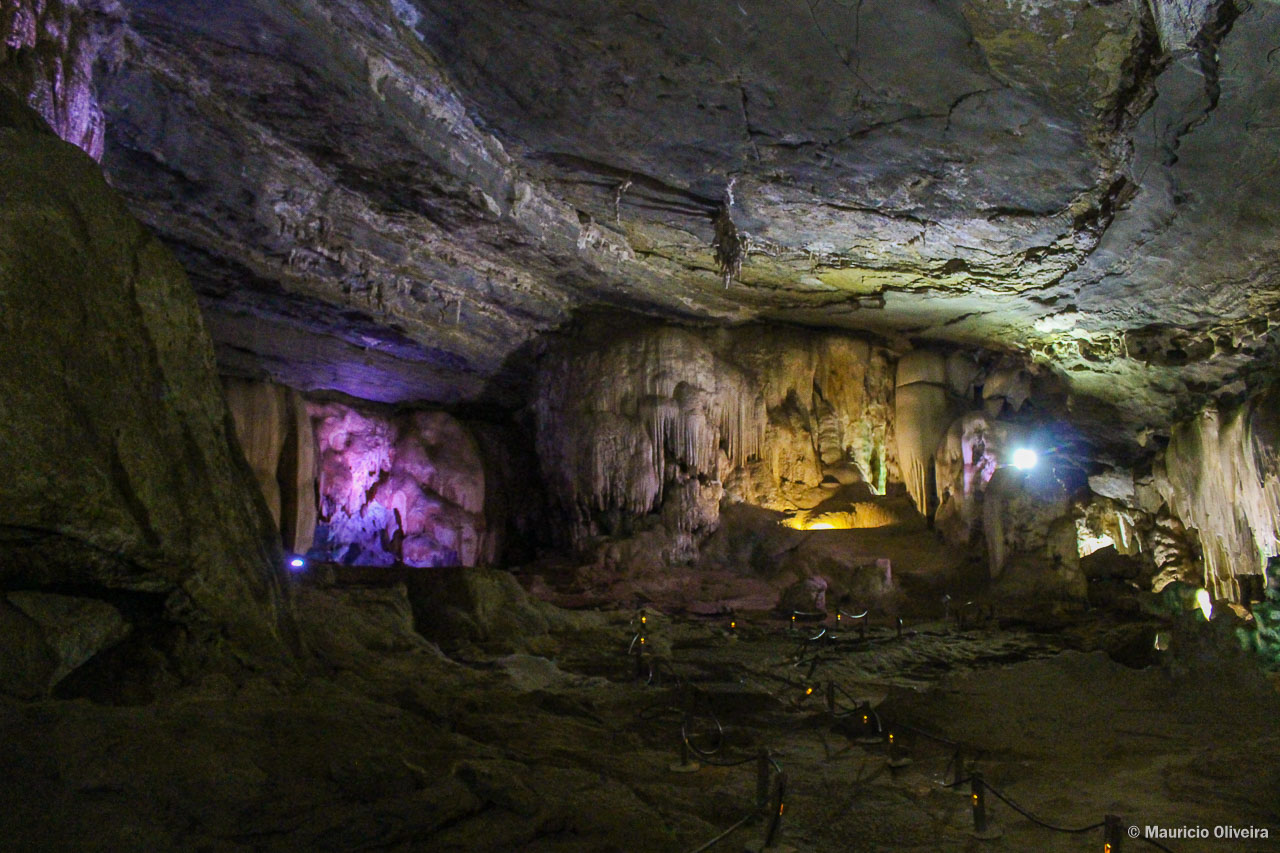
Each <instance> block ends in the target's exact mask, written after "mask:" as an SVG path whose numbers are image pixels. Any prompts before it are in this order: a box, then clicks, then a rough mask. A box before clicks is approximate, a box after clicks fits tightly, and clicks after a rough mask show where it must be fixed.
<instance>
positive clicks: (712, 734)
mask: <svg viewBox="0 0 1280 853" xmlns="http://www.w3.org/2000/svg"><path fill="white" fill-rule="evenodd" d="M945 603H946V604H947V606H948V610H950V601H949V600H948V601H946V602H945ZM972 604H973V602H965V603H963V604H961V605H960V606H959V608H958V612H957V613H956V616H957V619H958V621H961V625H963V621H962V620H963V616H964V611H965V609H967V608H968V607H970V606H972ZM868 613H869V611H863V612H862V613H861V614H859V615H856V616H853V615H850V614H847V613H845V612H844V611H837V621H839V620H840V619H841V618H849V619H865V618H866V617H867V615H868ZM815 615H822V614H808V613H805V612H803V611H793V612H792V614H791V625H790V629H789V630H790V631H792V632H794V631H795V621H796V618H797V617H798V616H815ZM647 621H648V620H647V618H646V617H645V614H644V611H641V614H640V622H641V624H642V625H644V624H646V623H647ZM633 624H634V622H633ZM862 624H863V626H865V625H866V622H863V623H862ZM897 627H898V637H899V638H900V637H901V636H902V620H901V619H898V625H897ZM835 641H836V637H835V635H834V634H831V633H829V631H828V628H827V627H826V626H823V627H822V629H821V630H819V631H818V633H817V634H815V635H813V636H808V637H803V638H801V645H800V648H801V650H802V651H803V650H807V649H808V648H810V647H812V646H813V644H816V643H818V644H822V645H823V646H825V647H830V646H832V645H834V643H835ZM862 643H865V631H864V632H863V636H862ZM645 646H646V638H645V634H644V629H643V628H641V629H640V631H638V632H637V633H636V634H635V635H634V636H633V637H632V638H631V644H630V646H628V649H627V654H628V655H629V656H630V655H635V656H636V673H637V677H644V680H645V681H646V683H649V684H652V683H654V680H655V678H658V677H660V675H661V669H662V667H664V666H665V667H666V669H667V671H668V673H669V675H670V677H671V681H672V683H673V684H674V685H675V686H677V687H678V688H681V689H682V694H683V702H682V705H683V707H673V706H671V705H667V706H665V707H664V706H652V707H650V708H646V709H644V710H642V711H640V713H639V717H640V719H644V720H654V719H658V718H659V717H661V716H662V715H664V714H667V713H673V714H680V715H681V719H680V747H681V758H682V764H681V767H680V768H676V767H673V769H681V770H682V772H686V771H685V770H684V768H689V769H693V770H696V769H697V764H696V763H695V764H692V765H690V762H689V756H690V755H691V754H692V755H696V756H697V757H698V759H699V760H700V761H702V762H703V763H705V764H708V765H710V766H715V767H738V766H741V765H744V764H749V763H751V762H756V763H757V768H758V769H757V784H756V808H755V809H754V810H753V811H751V812H749V813H748V814H747V815H745V816H744V817H742V818H741V819H739V820H738V821H736V822H735V823H734V824H732V825H731V826H729V827H728V828H727V829H725V830H724V831H722V832H721V833H719V834H718V835H716V836H715V837H714V838H712V839H710V840H708V841H707V842H705V843H703V844H702V845H701V846H699V847H696V848H694V849H693V850H691V851H689V853H705V851H707V850H710V849H711V848H713V847H715V846H716V845H717V844H719V843H720V842H722V841H724V839H726V838H728V837H729V836H730V835H732V834H733V833H734V832H737V831H738V830H739V829H741V828H742V827H744V826H746V825H747V824H748V823H750V822H751V821H752V820H754V819H755V818H757V817H760V816H762V815H763V816H764V817H765V818H766V819H767V823H766V826H765V838H764V842H763V845H762V847H761V849H768V848H770V847H772V846H773V845H774V842H775V841H776V838H777V834H778V832H779V831H780V827H781V821H782V815H783V812H784V810H785V808H786V806H785V797H786V789H787V774H786V772H785V771H784V770H783V769H782V765H781V764H779V763H778V762H777V761H776V760H775V759H774V758H773V756H772V755H771V754H770V753H769V751H768V750H762V751H761V752H760V753H759V754H758V755H754V756H746V757H743V758H739V759H726V758H723V757H720V756H719V753H720V751H721V750H722V749H723V747H724V743H725V734H724V726H723V725H722V724H721V722H720V719H719V717H718V716H717V715H716V713H715V709H714V708H713V707H712V705H711V702H710V699H709V697H708V695H707V694H706V692H705V691H703V690H701V689H699V688H698V687H697V686H696V685H694V684H692V683H690V682H689V681H688V680H687V679H684V678H682V677H681V676H680V674H679V673H678V672H677V671H676V670H675V669H674V668H673V667H672V666H671V665H670V663H669V662H666V661H664V660H662V659H660V658H656V657H654V656H653V655H651V654H650V653H649V650H648V649H646V648H645ZM797 657H800V658H801V659H800V660H798V661H796V662H795V663H794V664H793V666H802V665H805V664H808V665H809V673H808V679H809V682H810V683H808V684H805V683H798V682H796V681H795V680H793V679H790V678H785V677H783V676H779V675H775V674H772V673H768V672H764V673H756V674H757V675H763V676H765V677H769V678H774V679H776V680H779V681H782V682H783V683H784V684H787V685H788V686H790V687H792V688H795V689H797V690H802V691H803V696H802V697H801V698H800V699H799V701H793V702H792V703H791V704H792V707H793V708H795V709H797V710H798V709H799V707H800V705H801V704H802V703H803V702H804V701H805V700H806V699H808V698H809V697H810V696H812V695H813V693H814V689H815V688H814V685H813V684H812V677H813V675H814V672H815V671H816V669H817V666H818V664H819V663H821V662H822V661H823V660H824V658H823V657H822V651H819V652H818V653H817V654H814V655H812V656H811V657H805V656H804V655H803V654H798V655H797ZM837 694H839V695H840V696H843V697H844V698H846V699H848V700H849V701H852V702H853V703H854V707H853V708H841V707H840V704H839V702H838V701H837V698H836V697H837ZM826 704H827V711H828V713H829V714H830V716H831V719H832V720H833V721H834V720H842V719H846V718H848V717H851V716H855V715H859V714H861V715H862V717H863V720H862V722H863V726H864V728H865V730H866V732H867V734H868V735H871V734H872V733H873V732H874V734H875V735H876V736H879V735H883V734H884V733H885V732H888V738H889V750H890V759H891V761H890V764H892V763H893V759H894V758H895V757H896V758H897V760H898V761H899V762H900V764H905V763H909V761H910V759H906V758H905V756H904V753H903V751H902V747H901V745H900V743H899V742H898V741H897V740H896V739H895V736H894V732H895V731H909V732H913V733H915V734H917V735H920V736H922V737H924V738H926V739H928V740H932V741H935V742H937V743H939V744H942V745H945V746H951V747H955V752H954V753H953V754H952V757H951V759H950V761H949V762H948V764H947V767H946V768H945V769H944V770H943V777H944V778H945V777H946V775H947V772H948V771H949V770H951V769H952V768H953V767H954V771H955V773H954V775H955V778H954V779H953V781H951V782H948V783H943V784H942V787H944V788H957V787H959V786H961V785H964V784H969V785H970V786H971V791H972V793H971V796H972V799H973V819H974V834H975V835H976V836H977V837H979V838H992V837H995V836H996V835H998V834H999V832H1000V830H999V829H997V828H992V827H990V826H989V825H988V822H987V813H986V800H985V796H986V793H987V792H990V793H991V794H992V795H993V796H995V797H996V798H997V799H998V800H1000V801H1001V802H1002V803H1004V804H1005V805H1006V806H1008V807H1009V808H1011V809H1012V810H1013V811H1015V812H1016V813H1017V814H1019V815H1021V816H1022V817H1023V818H1025V819H1027V820H1028V821H1030V822H1031V823H1033V824H1035V825H1036V826H1039V827H1041V828H1042V829H1046V830H1049V831H1051V832H1061V833H1064V834H1069V835H1081V834H1084V833H1088V832H1093V831H1094V830H1097V829H1102V830H1104V841H1105V849H1106V851H1108V853H1111V851H1118V850H1119V849H1120V839H1121V838H1122V837H1123V830H1124V828H1125V825H1124V822H1123V821H1122V820H1121V818H1120V817H1119V816H1117V815H1106V817H1105V820H1103V821H1100V822H1098V823H1093V824H1090V825H1088V826H1082V827H1065V826H1059V825H1056V824H1053V823H1050V822H1049V821H1046V820H1044V819H1042V818H1040V817H1037V816H1036V815H1035V814H1033V813H1032V812H1030V811H1028V810H1027V809H1025V808H1023V807H1022V806H1021V805H1019V804H1018V803H1016V802H1014V801H1013V800H1012V799H1011V798H1009V797H1008V796H1007V795H1006V794H1004V793H1002V792H1001V791H999V790H997V789H996V788H993V787H992V786H991V785H990V784H988V783H987V782H986V781H985V779H984V778H983V775H982V773H981V772H979V771H978V770H976V769H975V770H974V771H973V772H972V773H970V774H969V775H968V776H964V777H963V778H961V777H962V775H963V774H964V770H965V767H964V758H963V756H964V747H963V746H962V745H961V744H960V743H959V742H957V741H953V740H951V739H949V738H945V737H942V736H940V735H936V734H933V733H932V732H928V731H925V730H924V729H920V728H917V727H915V726H910V725H907V724H903V723H900V724H896V725H894V726H892V727H888V726H886V725H885V723H884V721H883V720H882V719H881V717H880V715H879V713H878V712H877V711H876V710H875V709H874V708H873V707H872V706H871V703H870V702H868V701H865V700H862V699H859V698H858V697H855V696H854V695H853V694H851V693H850V692H849V691H848V690H847V689H845V687H844V686H843V685H841V684H837V683H836V682H835V681H834V680H832V679H828V680H827V689H826ZM699 720H703V721H707V720H709V721H710V723H711V726H712V727H714V728H711V727H708V728H706V729H705V730H703V731H698V730H696V726H695V723H697V722H698V721H699ZM873 721H874V722H873ZM700 736H703V737H707V738H708V739H709V741H710V743H709V744H706V745H703V746H700V745H699V744H697V743H695V739H697V738H699V737H700ZM770 793H772V797H770ZM1134 840H1136V841H1142V842H1145V843H1146V844H1148V845H1149V846H1151V847H1154V848H1155V849H1157V850H1161V851H1164V853H1174V851H1172V850H1170V848H1168V847H1166V846H1164V845H1163V844H1161V843H1159V842H1158V841H1155V840H1154V839H1150V838H1146V837H1143V836H1141V835H1139V836H1136V837H1134Z"/></svg>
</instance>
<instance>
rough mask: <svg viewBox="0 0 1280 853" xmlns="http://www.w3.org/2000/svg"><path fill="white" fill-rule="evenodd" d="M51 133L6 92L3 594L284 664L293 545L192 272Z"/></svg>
mask: <svg viewBox="0 0 1280 853" xmlns="http://www.w3.org/2000/svg"><path fill="white" fill-rule="evenodd" d="M39 125H40V120H39V119H38V118H36V117H35V116H34V114H33V113H31V112H29V111H27V110H26V108H25V107H24V106H22V105H21V104H18V103H16V102H15V99H13V98H12V96H10V95H9V94H8V92H7V90H5V89H4V88H3V87H0V324H3V329H4V332H3V334H0V408H2V409H3V420H4V429H2V430H0V478H2V479H3V481H4V484H5V486H4V488H3V489H2V490H0V583H3V585H4V587H5V588H6V589H9V590H30V591H40V590H52V589H62V588H66V589H74V590H76V591H77V592H76V594H77V595H86V596H89V597H93V596H101V597H103V598H109V597H110V596H111V595H114V594H117V593H121V594H134V595H143V596H152V597H155V598H156V599H158V600H160V601H162V602H163V613H164V616H165V618H166V619H167V620H169V621H170V622H171V623H174V624H177V625H181V626H184V627H185V628H186V629H187V630H190V631H191V632H193V635H194V636H197V637H206V636H209V635H211V634H218V633H222V632H224V631H225V632H226V633H227V634H229V636H230V637H231V638H232V639H233V641H234V642H235V643H237V644H239V645H240V647H241V648H242V649H244V650H248V651H249V652H250V653H252V654H256V655H261V656H265V657H271V656H273V655H278V654H279V653H281V652H282V651H284V650H285V648H286V647H287V645H288V643H289V642H290V640H289V637H290V636H291V631H292V629H291V627H290V625H291V623H290V618H289V616H288V614H287V608H286V605H285V602H284V599H283V597H282V594H281V589H280V586H279V572H280V570H281V566H280V562H281V552H280V546H279V544H278V542H277V540H276V536H275V534H274V531H273V529H272V524H271V518H270V516H269V514H268V513H267V511H266V509H265V507H264V505H263V503H262V501H261V499H260V498H259V497H258V495H257V489H256V487H255V485H254V482H253V478H252V475H251V474H250V472H249V470H248V468H247V467H246V466H245V464H244V461H243V459H242V458H241V456H240V453H239V450H238V449H237V448H236V446H235V443H234V439H233V438H232V436H231V433H230V417H229V415H228V413H227V407H226V403H225V402H224V401H223V398H222V394H221V389H220V386H219V384H218V379H217V374H216V372H215V367H214V361H213V350H212V347H211V346H210V344H209V339H208V337H207V335H206V333H205V330H204V326H203V324H202V323H201V320H200V314H199V311H198V309H197V305H196V302H195V299H194V296H193V294H192V293H191V289H190V286H189V284H188V283H187V279H186V276H185V275H184V274H183V272H182V269H181V268H180V267H179V266H178V264H177V263H176V262H175V261H174V260H173V258H172V256H171V255H170V254H169V252H168V251H167V250H166V249H164V248H163V247H162V246H161V245H160V243H159V242H158V241H157V240H156V239H155V238H154V237H153V236H152V235H151V234H149V233H148V232H147V231H146V230H144V229H143V228H142V227H141V226H140V225H139V224H138V223H137V221H136V220H134V219H133V217H132V216H131V215H130V214H129V213H128V212H127V211H126V209H125V207H124V205H123V203H122V202H121V201H120V200H119V198H118V197H117V195H116V194H115V193H114V192H113V191H112V190H111V189H110V188H109V187H108V186H107V185H106V183H105V181H103V179H102V176H101V173H100V171H99V169H98V167H97V164H95V163H94V162H93V161H92V160H90V159H89V158H88V157H87V156H86V155H85V154H84V153H83V152H81V151H79V150H77V149H75V148H73V147H71V146H70V145H67V144H65V143H63V142H61V141H60V140H58V139H57V138H56V137H55V136H54V135H53V134H51V133H49V132H48V130H47V129H45V130H43V131H40V130H38V129H37V128H38V127H39ZM107 633H108V634H109V633H111V632H107Z"/></svg>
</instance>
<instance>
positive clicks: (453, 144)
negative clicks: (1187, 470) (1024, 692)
mask: <svg viewBox="0 0 1280 853" xmlns="http://www.w3.org/2000/svg"><path fill="white" fill-rule="evenodd" d="M64 2H69V0H64ZM122 5H123V8H124V10H125V12H126V14H127V23H125V24H122V26H123V27H124V29H125V32H126V35H127V39H128V42H129V44H130V45H131V49H130V50H129V51H128V55H127V57H124V58H123V60H122V61H121V62H120V63H118V64H117V65H113V66H112V70H111V72H110V73H108V74H107V75H105V76H103V77H102V78H101V79H100V80H99V88H100V90H101V95H102V100H103V103H104V104H105V108H106V113H107V116H108V122H107V125H108V145H107V155H106V157H105V162H106V165H107V167H108V169H109V171H110V173H111V175H112V178H113V180H114V181H115V182H116V183H117V184H118V185H119V186H121V187H122V188H123V189H124V190H125V191H126V193H127V194H128V196H129V198H130V199H131V201H132V203H133V205H134V208H135V209H136V210H137V211H138V212H139V213H140V215H141V216H143V218H144V219H145V220H146V221H147V222H148V223H149V224H151V225H153V226H154V227H156V228H157V230H158V231H159V232H160V233H162V234H163V235H164V237H165V238H166V239H167V240H168V241H169V242H170V243H171V244H172V245H173V246H174V247H175V249H176V250H177V252H178V253H179V255H180V257H181V259H182V260H183V262H184V264H185V265H186V266H187V267H188V268H189V270H190V271H191V273H192V275H193V279H194V281H195V283H196V285H197V287H198V289H199V291H200V293H201V294H202V299H203V303H204V305H205V308H206V310H207V312H208V314H209V322H210V327H211V329H212V330H213V331H214V334H215V337H216V339H217V340H218V342H219V345H220V346H219V354H220V359H221V361H222V363H223V365H224V367H226V368H227V369H229V370H235V371H244V372H246V373H248V372H250V371H261V370H265V371H267V372H269V373H270V374H271V375H272V376H274V377H275V378H276V379H277V380H278V381H282V382H284V383H285V384H289V385H291V386H293V387H297V388H301V389H304V390H305V389H310V388H337V389H341V390H345V391H348V392H350V393H353V394H355V395H357V396H361V397H366V398H376V399H383V400H406V399H429V400H435V401H438V402H441V403H449V402H452V401H455V400H459V399H471V398H476V397H487V398H491V399H505V400H512V399H514V398H516V397H518V396H519V393H520V387H521V386H520V379H521V377H522V376H524V375H526V374H527V371H526V367H527V364H528V361H527V359H525V358H524V357H523V356H524V354H525V353H527V352H528V347H529V346H531V345H532V343H533V342H534V341H536V339H537V337H538V335H539V334H540V333H541V332H543V331H545V330H547V329H550V328H553V327H556V326H558V325H560V324H562V323H563V322H565V320H566V319H567V318H568V317H569V316H570V315H571V313H572V312H573V311H574V309H576V308H579V307H583V306H602V305H608V306H614V307H624V308H634V309H639V310H642V311H645V312H648V313H652V314H660V315H663V316H666V317H670V318H677V319H690V318H699V319H704V320H709V321H740V320H745V319H750V318H764V319H784V320H788V321H794V322H800V323H805V324H810V325H821V326H824V327H831V326H843V327H852V328H858V329H872V330H876V331H879V332H882V333H885V334H889V335H902V336H909V337H913V338H926V339H932V340H935V341H952V342H964V343H984V344H986V345H989V346H995V347H1000V348H1006V349H1013V350H1018V351H1020V352H1021V353H1022V354H1024V355H1026V356H1031V357H1034V358H1035V359H1037V360H1038V361H1041V362H1043V363H1045V364H1048V365H1051V366H1052V368H1053V369H1054V370H1055V371H1056V372H1058V373H1059V374H1060V375H1061V376H1063V377H1064V379H1065V381H1066V383H1067V386H1068V387H1069V389H1070V390H1071V393H1072V399H1073V410H1072V417H1073V418H1075V419H1076V420H1077V421H1080V422H1082V423H1086V424H1087V425H1090V426H1092V427H1094V428H1097V429H1098V430H1099V431H1100V433H1101V434H1102V435H1103V436H1104V437H1105V438H1106V439H1107V440H1109V441H1112V442H1115V443H1117V444H1119V445H1121V446H1129V447H1134V446H1136V445H1137V444H1138V443H1139V441H1140V440H1145V439H1146V438H1147V437H1148V436H1149V435H1150V434H1151V433H1152V431H1153V432H1154V433H1156V434H1162V433H1164V432H1165V431H1166V430H1167V425H1168V423H1169V422H1170V419H1171V415H1172V414H1173V413H1174V412H1175V411H1176V410H1177V409H1178V407H1179V406H1185V404H1187V403H1188V402H1191V401H1194V400H1195V399H1196V398H1197V397H1199V396H1203V395H1205V394H1207V393H1222V394H1225V395H1228V396H1233V397H1239V396H1240V395H1241V394H1242V393H1243V392H1244V391H1245V390H1246V388H1245V385H1246V383H1247V382H1248V381H1251V378H1252V376H1253V375H1254V373H1255V372H1256V370H1257V368H1258V367H1259V366H1260V365H1261V364H1262V363H1269V362H1270V360H1271V357H1270V355H1269V354H1270V353H1272V352H1273V351H1274V348H1273V346H1272V343H1273V342H1272V333H1271V331H1270V326H1271V319H1270V316H1271V315H1272V314H1273V313H1274V312H1275V310H1276V308H1277V294H1276V289H1275V288H1274V287H1273V286H1272V285H1271V284H1269V283H1268V282H1269V280H1270V279H1269V275H1268V270H1271V269H1274V268H1275V265H1276V262H1277V257H1276V250H1275V247H1274V241H1272V240H1271V234H1272V230H1273V229H1272V228H1271V226H1270V224H1269V223H1271V222H1272V220H1274V218H1275V217H1276V215H1277V213H1278V212H1280V200H1278V199H1277V198H1276V197H1275V195H1274V193H1272V192H1271V191H1270V189H1269V188H1270V187H1271V186H1273V185H1274V184H1275V183H1276V181H1275V180H1274V179H1275V178H1276V177H1277V172H1280V161H1278V160H1277V158H1276V156H1275V151H1276V150H1277V146H1276V144H1275V138H1274V137H1275V134H1276V132H1277V131H1276V129H1275V128H1277V127H1280V121H1277V110H1278V109H1280V108H1278V107H1277V106H1276V105H1277V104H1280V93H1278V90H1277V87H1278V86H1280V78H1278V77H1277V75H1275V74H1273V73H1270V72H1271V70H1272V69H1273V68H1274V56H1273V47H1274V44H1273V41H1274V39H1273V35H1274V33H1275V32H1276V30H1277V28H1278V27H1277V25H1278V24H1280V8H1278V7H1277V6H1276V5H1275V4H1274V3H1267V2H1259V3H1252V4H1244V3H1236V2H1232V1H1231V0H1225V2H1195V3H1186V2H1182V1H1181V0H1177V2H1175V0H1157V2H1150V3H1147V2H1128V1H1127V0H1126V2H1116V3H1105V4H1103V3H1088V4H1086V3H1071V4H1044V3H1030V2H1027V3H1021V2H1020V3H1009V2H1005V0H975V2H966V3H953V2H941V3H934V2H925V0H919V2H916V0H912V2H896V0H895V2H888V0H867V2H862V3H857V4H847V3H819V4H812V3H801V2H783V3H777V2H771V0H770V2H765V0H751V2H747V0H743V2H742V3H739V4H722V5H716V6H714V7H710V8H708V7H706V6H704V5H702V4H693V3H688V2H680V3H661V4H659V3H653V2H648V0H611V2H608V3H604V4H601V5H599V6H597V7H594V8H593V9H592V11H591V12H590V14H583V13H582V10H581V8H580V6H578V5H577V4H574V3H571V2H568V0H548V2H540V3H537V4H525V5H520V6H517V7H512V6H511V5H510V4H507V3H502V2H499V0H483V2H475V3H467V4H457V3H450V2H444V0H405V2H399V0H397V2H396V3H391V4H385V3H380V2H378V3H375V2H371V1H370V2H366V0H339V2H325V3H320V2H316V0H302V2H297V3H294V4H291V5H290V6H289V8H288V11H287V12H286V11H285V10H284V8H283V7H280V6H279V5H278V4H275V3H268V2H264V0H235V2H229V3H221V4H217V5H216V6H211V5H209V4H201V3H195V2H189V0H187V1H184V2H157V1H156V0H128V2H125V3H123V4H122ZM1239 175H1249V176H1250V180H1249V181H1247V182H1245V183H1243V184H1241V183H1240V182H1239V181H1238V179H1237V177H1236V176H1239ZM717 221H718V222H720V223H721V226H720V228H719V230H720V231H721V232H723V233H724V234H726V235H733V236H734V238H733V239H732V240H729V241H728V242H727V243H723V241H722V243H723V246H724V247H725V249H726V251H727V250H728V249H734V251H732V252H729V253H728V255H727V256H735V257H737V259H739V260H740V261H741V268H740V272H739V274H738V276H737V277H736V278H735V279H733V280H732V281H730V286H729V287H728V288H727V289H726V288H725V285H724V279H723V276H722V271H721V270H720V269H719V268H718V266H717V260H716V253H715V252H714V251H713V249H712V244H713V241H714V240H715V236H716V232H717V227H716V224H715V223H716V222H717ZM743 238H745V240H744V239H743ZM726 239H727V238H726ZM335 309H336V310H335ZM1259 356H1263V357H1264V358H1263V359H1261V360H1260V359H1259ZM1016 385H1017V383H1016V382H1015V383H1014V389H1015V390H1016Z"/></svg>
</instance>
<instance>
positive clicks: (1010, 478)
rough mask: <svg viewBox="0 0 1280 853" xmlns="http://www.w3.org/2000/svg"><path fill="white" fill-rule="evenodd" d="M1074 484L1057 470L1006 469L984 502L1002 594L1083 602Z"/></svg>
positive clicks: (993, 573) (995, 577)
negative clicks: (1073, 500) (1073, 498)
mask: <svg viewBox="0 0 1280 853" xmlns="http://www.w3.org/2000/svg"><path fill="white" fill-rule="evenodd" d="M1072 491H1073V489H1072V487H1071V484H1069V483H1068V482H1066V481H1064V478H1063V477H1062V476H1061V475H1060V474H1059V473H1057V472H1054V471H1051V470H1034V471H1019V470H1017V469H1015V468H1001V469H999V470H998V471H996V473H995V475H994V476H993V477H992V478H991V482H990V483H989V484H988V488H987V492H986V496H985V499H984V501H983V506H982V512H983V532H984V534H985V535H986V539H987V555H988V559H989V561H990V566H991V578H992V580H993V581H994V582H995V590H996V592H997V594H998V595H1000V596H1001V597H1005V598H1010V599H1018V600H1021V601H1024V602H1028V603H1032V602H1035V603H1039V602H1052V601H1055V600H1057V599H1061V598H1068V599H1078V600H1083V599H1084V597H1085V592H1086V584H1085V577H1084V575H1083V574H1082V573H1081V571H1080V551H1079V546H1078V542H1077V538H1076V523H1075V522H1076V520H1075V511H1074V508H1073V507H1072V504H1071V493H1072Z"/></svg>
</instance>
